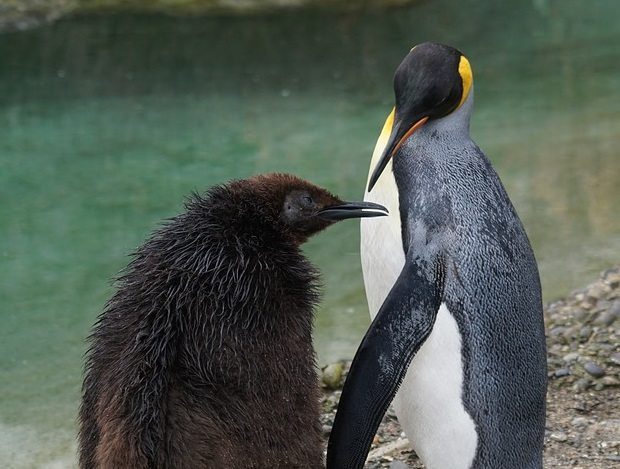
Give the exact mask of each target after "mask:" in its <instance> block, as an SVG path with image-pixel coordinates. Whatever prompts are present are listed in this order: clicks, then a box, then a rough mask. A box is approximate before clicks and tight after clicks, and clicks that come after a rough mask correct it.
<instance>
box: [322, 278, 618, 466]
mask: <svg viewBox="0 0 620 469" xmlns="http://www.w3.org/2000/svg"><path fill="white" fill-rule="evenodd" d="M545 327H546V331H547V355H548V365H549V368H548V376H549V389H548V392H547V425H546V432H545V455H544V457H545V468H565V467H572V468H581V469H603V468H610V467H620V344H619V338H620V266H618V267H615V268H612V269H609V270H607V271H605V272H603V273H602V274H601V276H600V278H599V279H598V280H597V281H596V282H594V283H592V284H591V285H589V286H588V287H586V288H585V289H582V290H578V291H575V292H573V293H572V294H571V295H570V296H569V297H568V298H566V299H564V300H562V301H558V302H555V303H551V304H549V305H548V306H547V307H546V308H545ZM347 369H348V363H334V364H331V365H328V366H327V367H325V368H324V369H323V376H322V379H323V385H324V391H325V392H324V396H323V401H322V404H323V411H324V413H323V416H322V423H323V431H324V433H325V437H326V438H327V437H328V436H329V433H330V431H331V425H332V423H333V421H334V416H335V411H336V407H337V405H338V399H339V398H340V392H341V391H340V388H341V386H342V383H343V382H344V378H345V376H346V372H347ZM366 467H368V468H373V469H378V468H391V469H407V468H410V469H418V468H423V467H424V466H423V465H422V463H421V462H420V460H419V459H418V458H417V456H416V455H415V453H414V452H413V451H412V450H411V449H410V447H409V445H408V441H407V439H406V436H405V434H404V433H403V432H402V430H401V428H400V426H399V425H398V421H397V419H396V415H395V413H394V410H393V409H392V408H390V409H389V410H388V412H387V414H386V416H385V418H384V419H383V422H382V423H381V426H380V428H379V431H378V433H377V435H376V437H375V440H374V442H373V445H372V448H371V452H370V454H369V458H368V462H367V465H366Z"/></svg>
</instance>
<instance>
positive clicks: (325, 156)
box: [0, 0, 620, 467]
mask: <svg viewBox="0 0 620 469" xmlns="http://www.w3.org/2000/svg"><path fill="white" fill-rule="evenodd" d="M488 3H490V2H488ZM594 10H596V11H594ZM618 13H620V4H618V3H617V2H615V1H613V0H608V1H601V2H598V3H597V8H596V9H593V8H591V7H590V6H589V5H588V4H587V3H585V2H566V1H565V0H563V1H560V0H547V1H545V0H536V1H533V2H532V3H531V4H530V5H527V4H525V2H516V1H515V2H510V3H509V4H508V2H503V3H502V5H501V6H500V5H499V4H498V5H494V4H490V5H486V6H483V7H481V6H480V5H479V2H474V1H473V0H465V1H459V2H456V1H453V0H436V1H429V2H423V3H422V5H420V6H418V7H413V8H409V9H405V10H393V11H388V12H383V13H378V12H376V11H373V12H371V13H367V14H359V13H358V14H354V15H333V16H330V15H325V14H318V13H317V14H301V13H299V14H286V15H281V16H261V17H252V18H210V19H193V20H192V19H171V18H159V17H151V18H139V17H125V16H123V17H113V18H104V17H101V18H75V19H70V20H66V21H63V22H61V23H58V24H56V25H53V26H50V27H45V28H42V29H39V30H35V31H29V32H25V33H14V34H8V35H3V36H0V57H2V62H3V67H2V68H0V168H1V169H0V194H1V196H2V201H3V203H2V204H1V205H0V230H1V231H2V233H3V236H2V240H1V241H0V243H1V244H0V253H1V257H0V262H1V266H0V268H1V269H2V272H3V273H4V277H3V282H2V284H1V285H0V310H1V314H2V329H1V330H0V344H1V345H0V373H1V379H0V394H1V395H2V396H3V398H2V404H0V425H1V427H0V434H1V435H2V437H1V440H0V448H2V449H1V450H0V460H3V461H4V460H9V461H16V462H15V464H16V465H17V466H18V467H28V466H29V465H38V464H42V463H44V462H48V461H50V460H56V459H59V460H63V461H67V460H69V461H70V460H72V457H73V456H72V454H71V451H72V450H71V448H72V445H73V442H72V435H73V432H74V428H73V425H74V418H75V415H76V403H77V401H78V395H79V383H80V379H81V377H80V373H81V354H82V353H83V350H84V342H83V337H84V336H86V334H87V331H88V329H89V327H90V325H91V324H92V322H93V320H94V318H95V316H96V314H97V312H98V311H99V310H100V309H101V308H102V305H103V303H104V302H105V299H106V298H107V297H108V296H109V295H110V292H111V288H110V287H109V286H108V279H109V278H111V277H112V276H113V275H114V274H115V273H116V272H117V271H118V269H119V268H120V267H121V266H122V265H124V264H125V263H126V261H127V258H126V255H127V253H128V252H129V251H130V250H131V249H132V248H133V247H135V246H137V245H138V244H139V243H140V242H141V241H142V240H143V239H144V237H145V235H146V233H148V232H149V231H150V230H151V229H152V228H153V227H154V226H155V225H156V224H157V223H158V221H159V220H160V219H161V218H163V217H166V216H170V215H172V214H174V213H176V212H177V211H178V210H179V209H180V207H181V200H182V197H183V195H185V194H187V193H188V192H190V191H191V190H194V189H202V188H205V187H207V186H209V185H211V184H214V183H217V182H221V181H223V180H227V179H230V178H235V177H245V176H247V175H249V174H253V173H257V172H264V171H275V170H278V171H289V172H294V173H296V174H299V175H300V176H302V177H305V178H308V179H310V180H312V181H314V182H315V183H317V184H320V185H324V186H326V187H328V188H330V189H331V190H333V191H334V192H337V193H338V194H340V195H342V196H343V197H345V198H350V199H354V198H359V196H360V195H361V194H362V192H363V186H364V182H365V180H366V173H367V169H368V164H369V161H370V154H371V151H372V148H373V146H374V141H375V138H376V136H377V134H378V132H379V130H380V126H381V125H382V123H383V119H384V118H385V115H386V114H387V112H388V111H389V109H390V108H391V106H392V100H393V96H392V87H391V77H392V73H393V70H394V69H395V67H396V65H397V64H398V63H399V62H400V60H401V58H402V56H403V55H404V54H405V53H406V52H407V51H408V50H409V48H410V46H411V45H412V44H414V43H416V42H421V41H424V40H439V41H442V42H446V43H450V44H453V45H455V46H457V47H459V48H461V49H462V50H463V51H464V52H466V54H467V55H468V56H469V57H470V59H471V62H472V64H473V67H474V73H475V82H476V100H477V103H476V111H475V113H474V120H473V123H472V135H473V136H474V138H475V139H476V141H477V142H478V144H479V145H480V146H481V147H482V148H483V150H484V152H485V153H486V154H487V155H488V156H489V157H490V158H491V160H492V161H493V163H494V165H495V167H496V169H497V170H498V172H499V174H500V176H501V177H502V179H503V181H504V183H505V185H506V187H507V190H508V193H509V194H510V196H511V198H512V199H513V202H514V203H515V205H516V207H517V210H518V211H519V213H520V215H521V217H522V219H523V221H524V224H525V226H526V228H527V230H528V233H529V235H530V237H531V239H532V243H533V246H534V249H535V252H536V254H537V257H538V260H539V262H540V267H541V273H542V279H543V287H544V292H545V298H546V299H547V300H552V299H553V298H556V297H558V296H560V295H562V294H564V293H566V292H568V291H569V290H571V289H572V288H575V287H577V286H579V285H581V284H583V283H585V282H586V281H588V280H589V279H590V278H593V276H594V275H596V273H597V272H598V271H599V270H600V269H603V268H605V267H606V266H608V265H610V264H612V263H614V262H618V252H620V221H619V219H618V216H617V211H618V209H617V206H618V203H619V202H620V185H619V184H618V183H617V181H618V175H619V174H620V161H619V159H618V157H617V150H616V149H617V148H618V144H619V143H620V141H619V140H620V138H619V137H620V130H619V129H620V112H619V111H620V110H619V109H618V106H617V103H618V90H620V75H619V74H618V73H617V64H618V59H619V57H618V55H619V52H618V50H617V44H618V41H619V40H620V26H619V25H618V24H617V21H616V18H617V16H618ZM358 243H359V236H358V226H357V223H354V222H353V223H348V224H344V223H343V224H340V226H336V227H334V228H333V229H332V230H331V231H330V232H329V233H324V234H322V235H320V236H319V237H317V238H316V239H314V240H313V241H312V242H311V243H310V245H309V246H308V249H307V251H308V254H309V256H310V257H311V258H312V259H313V260H314V262H315V263H316V264H317V265H318V266H320V268H321V269H322V271H323V272H324V281H325V285H326V294H325V301H324V304H323V306H322V309H321V311H320V313H319V317H318V321H317V334H316V339H317V345H318V348H319V351H320V355H321V361H328V360H333V359H337V358H340V357H346V356H351V355H352V353H353V351H354V350H355V347H356V345H357V343H358V341H359V340H360V338H361V336H362V334H363V332H364V330H365V329H366V327H367V325H368V322H369V320H368V318H367V310H366V304H365V299H364V296H363V291H362V281H361V275H360V266H359V259H358ZM25 448H33V449H32V451H30V452H28V451H29V450H26V449H25ZM35 448H36V450H35ZM18 455H19V456H18ZM67 458H68V459H67ZM59 465H60V466H62V467H66V466H67V463H66V462H65V463H59Z"/></svg>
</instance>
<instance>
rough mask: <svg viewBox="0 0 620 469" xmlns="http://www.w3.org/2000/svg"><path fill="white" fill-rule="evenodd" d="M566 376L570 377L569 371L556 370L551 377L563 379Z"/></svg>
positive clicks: (565, 369) (563, 369)
mask: <svg viewBox="0 0 620 469" xmlns="http://www.w3.org/2000/svg"><path fill="white" fill-rule="evenodd" d="M568 375H570V370H569V369H568V368H560V369H558V370H555V372H554V373H553V376H555V377H556V378H563V377H564V376H568Z"/></svg>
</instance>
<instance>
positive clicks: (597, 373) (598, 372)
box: [583, 362, 605, 378]
mask: <svg viewBox="0 0 620 469" xmlns="http://www.w3.org/2000/svg"><path fill="white" fill-rule="evenodd" d="M583 369H584V370H586V371H587V372H588V374H589V375H591V376H594V377H595V378H600V377H602V376H604V375H605V370H604V369H603V368H601V367H600V366H599V365H598V364H597V363H595V362H586V363H584V364H583Z"/></svg>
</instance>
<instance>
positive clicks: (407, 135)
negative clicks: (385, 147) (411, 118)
mask: <svg viewBox="0 0 620 469" xmlns="http://www.w3.org/2000/svg"><path fill="white" fill-rule="evenodd" d="M427 120H428V116H426V117H423V118H422V119H420V120H419V121H418V122H416V123H415V124H413V125H412V126H411V128H410V129H409V130H407V133H405V135H403V137H402V138H401V139H400V140H399V141H398V143H397V144H396V146H395V147H394V150H392V155H394V154H396V152H397V151H398V149H399V148H400V147H401V145H402V144H403V143H405V141H406V140H407V139H408V138H409V137H411V134H412V133H414V132H415V131H416V130H418V129H419V128H420V127H422V126H423V125H424V124H426V121H427Z"/></svg>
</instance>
